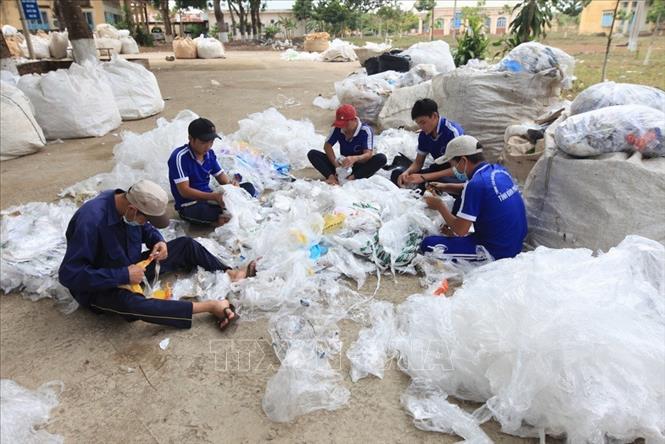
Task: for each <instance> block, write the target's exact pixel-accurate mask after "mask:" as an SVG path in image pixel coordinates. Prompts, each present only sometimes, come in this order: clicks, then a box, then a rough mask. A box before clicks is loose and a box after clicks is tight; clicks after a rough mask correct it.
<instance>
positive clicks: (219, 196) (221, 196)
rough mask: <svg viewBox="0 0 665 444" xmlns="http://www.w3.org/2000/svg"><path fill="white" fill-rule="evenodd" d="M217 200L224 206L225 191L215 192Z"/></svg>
mask: <svg viewBox="0 0 665 444" xmlns="http://www.w3.org/2000/svg"><path fill="white" fill-rule="evenodd" d="M215 201H217V203H218V204H219V206H220V207H224V192H223V191H218V192H217V193H215Z"/></svg>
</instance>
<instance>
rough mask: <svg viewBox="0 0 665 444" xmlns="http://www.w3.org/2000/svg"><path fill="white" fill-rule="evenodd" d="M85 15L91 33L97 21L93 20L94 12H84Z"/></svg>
mask: <svg viewBox="0 0 665 444" xmlns="http://www.w3.org/2000/svg"><path fill="white" fill-rule="evenodd" d="M83 15H84V16H85V21H86V22H87V23H88V28H90V30H91V31H94V29H95V20H94V19H93V18H92V12H90V11H83Z"/></svg>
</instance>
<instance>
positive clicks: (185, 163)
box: [168, 118, 256, 226]
mask: <svg viewBox="0 0 665 444" xmlns="http://www.w3.org/2000/svg"><path fill="white" fill-rule="evenodd" d="M188 133H189V143H187V144H185V145H183V146H181V147H179V148H176V149H175V150H174V151H173V153H171V157H170V158H169V161H168V166H169V183H170V185H171V194H173V199H174V201H175V209H176V211H177V212H178V214H179V215H180V217H181V218H182V219H184V220H186V221H189V222H192V223H194V224H200V225H217V226H219V225H223V224H225V223H226V222H228V221H229V219H230V215H229V214H227V213H226V212H224V192H223V191H220V192H213V191H212V189H211V188H210V176H213V177H214V178H215V179H216V180H217V182H218V183H219V184H221V185H226V184H229V183H230V184H233V185H236V186H240V187H241V188H243V189H244V190H245V191H247V192H248V193H249V194H251V195H252V196H255V195H256V190H255V189H254V186H253V185H252V184H251V183H249V182H245V183H241V184H238V183H237V181H235V180H234V179H231V178H229V177H228V176H227V175H226V174H225V173H224V171H222V167H221V166H220V165H219V162H217V156H215V152H214V151H213V150H212V149H211V148H212V145H213V142H214V140H215V139H221V137H219V135H218V134H217V131H216V129H215V125H214V124H213V123H212V122H211V121H210V120H208V119H204V118H198V119H195V120H193V121H192V122H191V123H190V124H189V128H188Z"/></svg>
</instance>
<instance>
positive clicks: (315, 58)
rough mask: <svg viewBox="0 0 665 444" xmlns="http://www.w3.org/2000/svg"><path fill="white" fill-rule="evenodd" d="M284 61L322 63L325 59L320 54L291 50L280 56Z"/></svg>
mask: <svg viewBox="0 0 665 444" xmlns="http://www.w3.org/2000/svg"><path fill="white" fill-rule="evenodd" d="M280 58H281V59H282V60H287V61H289V62H322V61H323V58H322V57H321V54H319V53H318V52H306V51H296V50H295V49H293V48H289V49H287V50H286V51H283V52H282V54H281V55H280Z"/></svg>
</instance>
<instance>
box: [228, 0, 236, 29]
mask: <svg viewBox="0 0 665 444" xmlns="http://www.w3.org/2000/svg"><path fill="white" fill-rule="evenodd" d="M227 4H228V5H229V15H230V16H231V28H232V29H231V35H232V36H235V35H236V18H235V15H233V12H234V8H233V1H232V0H228V1H227Z"/></svg>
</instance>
